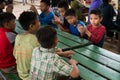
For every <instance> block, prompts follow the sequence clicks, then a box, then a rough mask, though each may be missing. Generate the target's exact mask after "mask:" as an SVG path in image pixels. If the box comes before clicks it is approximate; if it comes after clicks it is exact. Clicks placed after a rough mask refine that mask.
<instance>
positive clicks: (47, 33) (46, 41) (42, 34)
mask: <svg viewBox="0 0 120 80" xmlns="http://www.w3.org/2000/svg"><path fill="white" fill-rule="evenodd" d="M36 36H37V39H38V41H39V43H40V44H41V46H42V47H43V48H51V46H52V45H53V44H55V39H56V38H57V33H56V30H55V29H54V28H53V27H52V26H45V27H42V28H40V29H39V30H38V32H37V34H36Z"/></svg>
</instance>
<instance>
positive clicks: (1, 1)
mask: <svg viewBox="0 0 120 80" xmlns="http://www.w3.org/2000/svg"><path fill="white" fill-rule="evenodd" d="M4 8H5V1H4V0H0V10H1V9H4Z"/></svg>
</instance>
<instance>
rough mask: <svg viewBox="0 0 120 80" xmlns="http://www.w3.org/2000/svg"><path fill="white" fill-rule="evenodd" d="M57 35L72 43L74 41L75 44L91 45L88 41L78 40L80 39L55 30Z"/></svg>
mask: <svg viewBox="0 0 120 80" xmlns="http://www.w3.org/2000/svg"><path fill="white" fill-rule="evenodd" d="M57 34H58V35H61V36H64V37H66V38H68V39H70V40H72V41H74V42H77V43H79V44H82V45H83V44H85V45H87V44H88V45H89V44H91V42H90V41H88V40H86V39H83V38H80V37H78V36H75V35H72V34H70V33H67V32H63V31H60V30H57Z"/></svg>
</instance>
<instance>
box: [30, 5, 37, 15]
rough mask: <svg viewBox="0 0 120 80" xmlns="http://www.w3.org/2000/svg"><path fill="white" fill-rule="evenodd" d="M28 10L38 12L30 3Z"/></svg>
mask: <svg viewBox="0 0 120 80" xmlns="http://www.w3.org/2000/svg"><path fill="white" fill-rule="evenodd" d="M30 10H32V11H33V12H35V13H36V14H38V11H37V9H36V8H35V6H34V5H31V7H30Z"/></svg>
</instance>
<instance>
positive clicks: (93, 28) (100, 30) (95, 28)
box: [78, 9, 106, 47]
mask: <svg viewBox="0 0 120 80" xmlns="http://www.w3.org/2000/svg"><path fill="white" fill-rule="evenodd" d="M101 21H102V14H101V11H100V10H99V9H94V10H92V11H91V12H90V25H88V27H87V28H86V27H84V28H83V27H78V30H79V31H80V32H81V36H84V35H85V36H86V37H87V39H88V40H90V41H92V42H93V43H94V44H95V45H97V46H99V47H102V46H103V42H104V35H105V32H106V29H105V27H104V26H103V25H102V24H101V23H100V22H101Z"/></svg>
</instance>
